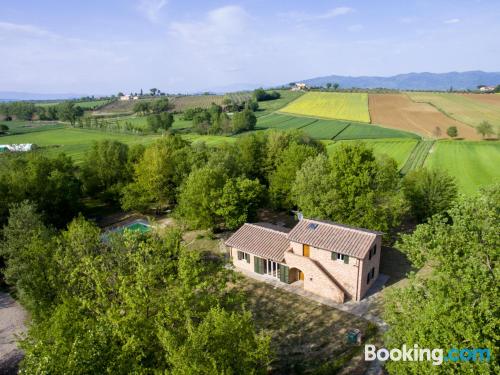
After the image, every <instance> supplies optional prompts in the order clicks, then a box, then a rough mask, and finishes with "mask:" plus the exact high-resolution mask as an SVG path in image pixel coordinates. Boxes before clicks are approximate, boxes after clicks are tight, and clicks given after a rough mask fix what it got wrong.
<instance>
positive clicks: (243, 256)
mask: <svg viewBox="0 0 500 375" xmlns="http://www.w3.org/2000/svg"><path fill="white" fill-rule="evenodd" d="M238 260H246V262H247V263H250V254H248V253H245V252H243V251H239V250H238Z"/></svg>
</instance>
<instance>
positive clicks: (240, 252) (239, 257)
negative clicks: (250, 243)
mask: <svg viewBox="0 0 500 375" xmlns="http://www.w3.org/2000/svg"><path fill="white" fill-rule="evenodd" d="M242 259H243V251H239V250H238V260H242Z"/></svg>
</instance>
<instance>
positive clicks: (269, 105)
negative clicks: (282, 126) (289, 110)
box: [255, 90, 304, 117]
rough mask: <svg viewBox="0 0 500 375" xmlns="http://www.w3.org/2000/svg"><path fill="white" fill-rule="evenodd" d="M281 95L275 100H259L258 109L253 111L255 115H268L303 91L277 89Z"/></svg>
mask: <svg viewBox="0 0 500 375" xmlns="http://www.w3.org/2000/svg"><path fill="white" fill-rule="evenodd" d="M277 91H278V92H279V93H280V94H281V97H280V98H279V99H276V100H267V101H264V102H259V110H258V111H257V112H256V113H255V115H256V116H257V117H261V116H265V115H268V114H270V113H272V112H274V111H277V110H279V109H281V108H283V107H284V106H286V105H287V104H288V103H290V102H291V101H293V100H295V99H297V98H298V97H300V96H301V95H303V94H304V93H303V92H301V91H290V90H277Z"/></svg>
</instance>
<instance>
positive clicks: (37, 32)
mask: <svg viewBox="0 0 500 375" xmlns="http://www.w3.org/2000/svg"><path fill="white" fill-rule="evenodd" d="M0 33H2V34H4V33H9V34H16V35H25V36H31V37H33V36H35V37H52V38H57V37H58V35H57V34H55V33H52V32H50V31H48V30H45V29H42V28H40V27H38V26H34V25H27V24H18V23H10V22H0Z"/></svg>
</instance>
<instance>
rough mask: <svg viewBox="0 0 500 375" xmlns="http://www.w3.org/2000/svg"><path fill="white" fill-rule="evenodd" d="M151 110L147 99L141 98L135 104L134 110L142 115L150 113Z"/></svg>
mask: <svg viewBox="0 0 500 375" xmlns="http://www.w3.org/2000/svg"><path fill="white" fill-rule="evenodd" d="M150 111H151V106H150V104H149V102H147V101H141V100H139V101H138V102H137V103H135V105H134V112H135V113H139V114H140V115H141V116H144V115H146V114H148V113H149V112H150Z"/></svg>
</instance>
